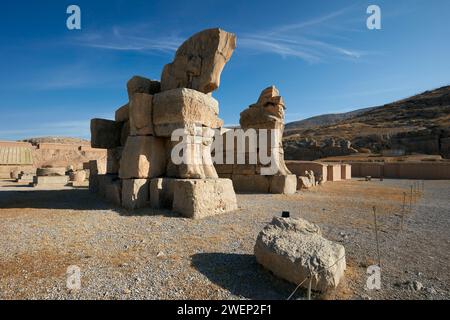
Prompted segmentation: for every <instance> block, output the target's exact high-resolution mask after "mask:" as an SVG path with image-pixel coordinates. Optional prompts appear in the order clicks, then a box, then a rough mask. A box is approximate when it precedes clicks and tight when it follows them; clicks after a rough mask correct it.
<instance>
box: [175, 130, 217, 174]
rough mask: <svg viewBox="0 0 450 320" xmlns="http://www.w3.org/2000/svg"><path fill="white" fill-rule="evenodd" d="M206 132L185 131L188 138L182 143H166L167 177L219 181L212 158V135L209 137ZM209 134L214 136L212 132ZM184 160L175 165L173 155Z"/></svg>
mask: <svg viewBox="0 0 450 320" xmlns="http://www.w3.org/2000/svg"><path fill="white" fill-rule="evenodd" d="M205 130H209V128H206V127H204V128H200V131H201V132H200V133H199V134H198V135H197V134H196V133H194V134H191V133H190V132H189V131H188V130H185V132H186V136H185V137H184V138H183V140H180V141H171V140H170V139H168V140H167V142H166V149H167V151H168V153H167V158H168V162H167V170H166V175H167V176H168V177H172V178H180V179H217V178H218V175H217V172H216V169H215V167H214V164H213V162H212V158H211V145H212V135H209V136H208V133H207V132H205ZM209 133H210V134H212V133H213V132H211V130H209ZM172 152H173V154H175V155H176V156H179V157H180V159H183V161H182V163H180V164H178V163H173V161H172V160H173V159H172V157H171V154H172Z"/></svg>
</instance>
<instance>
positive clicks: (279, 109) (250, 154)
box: [214, 86, 297, 194]
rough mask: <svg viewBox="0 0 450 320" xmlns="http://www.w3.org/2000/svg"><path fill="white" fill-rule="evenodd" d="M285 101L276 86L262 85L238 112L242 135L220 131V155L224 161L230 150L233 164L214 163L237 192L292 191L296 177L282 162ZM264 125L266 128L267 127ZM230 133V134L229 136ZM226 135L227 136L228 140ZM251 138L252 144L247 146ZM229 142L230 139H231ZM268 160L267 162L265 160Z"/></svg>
mask: <svg viewBox="0 0 450 320" xmlns="http://www.w3.org/2000/svg"><path fill="white" fill-rule="evenodd" d="M284 109H285V107H284V102H283V98H282V97H281V96H280V94H279V92H278V90H277V89H276V88H275V86H271V87H268V88H266V89H264V90H263V91H262V92H261V94H260V96H259V99H258V101H257V103H255V104H253V105H251V106H250V107H249V108H247V109H246V110H244V111H243V112H241V118H240V124H241V128H242V129H243V130H244V131H243V132H242V134H241V135H239V133H238V132H235V134H234V137H233V135H228V134H229V132H227V131H224V132H223V133H222V132H221V136H219V138H221V139H222V141H223V147H222V148H223V150H224V151H225V155H224V156H223V157H221V156H220V152H218V154H219V155H216V154H215V155H214V156H215V158H216V159H219V161H221V162H223V163H226V162H227V161H226V158H227V157H228V156H229V155H228V153H231V154H232V155H233V158H234V164H221V163H219V164H216V165H215V166H216V169H217V171H218V173H219V176H220V177H222V178H225V177H230V176H231V179H232V180H233V185H234V188H235V190H236V191H237V192H246V193H247V192H256V193H268V192H271V193H281V194H283V193H284V194H293V193H295V192H296V188H297V178H296V177H295V175H292V174H291V172H290V171H289V169H288V168H287V167H286V164H285V162H284V151H283V145H282V140H281V139H282V134H283V129H284ZM266 129H267V130H266ZM232 137H233V138H232ZM227 139H229V140H228V141H227ZM250 141H252V142H253V144H254V145H253V146H250V144H249V143H250ZM230 142H232V143H230ZM267 162H269V163H267Z"/></svg>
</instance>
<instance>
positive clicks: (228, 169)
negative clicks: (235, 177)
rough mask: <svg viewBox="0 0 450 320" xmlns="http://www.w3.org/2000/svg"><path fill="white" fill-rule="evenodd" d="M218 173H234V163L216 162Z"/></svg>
mask: <svg viewBox="0 0 450 320" xmlns="http://www.w3.org/2000/svg"><path fill="white" fill-rule="evenodd" d="M214 167H215V168H216V171H217V174H219V175H220V174H231V173H233V165H232V164H215V165H214Z"/></svg>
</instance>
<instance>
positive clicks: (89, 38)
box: [75, 25, 183, 53]
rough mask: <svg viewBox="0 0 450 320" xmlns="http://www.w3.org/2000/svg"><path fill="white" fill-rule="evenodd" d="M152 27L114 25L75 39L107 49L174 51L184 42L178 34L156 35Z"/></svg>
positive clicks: (81, 42)
mask: <svg viewBox="0 0 450 320" xmlns="http://www.w3.org/2000/svg"><path fill="white" fill-rule="evenodd" d="M150 29H151V28H150V26H147V25H136V26H130V27H121V26H113V27H111V28H108V29H105V30H97V31H96V32H91V33H87V34H83V35H82V36H80V37H78V38H76V39H75V44H77V45H80V46H85V47H90V48H98V49H106V50H117V51H139V52H143V53H158V52H159V53H172V52H174V51H175V50H176V49H177V48H178V47H179V46H180V44H181V43H182V42H183V38H181V37H179V36H177V35H165V36H154V35H152V34H151V32H150Z"/></svg>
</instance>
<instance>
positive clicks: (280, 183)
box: [270, 174, 297, 194]
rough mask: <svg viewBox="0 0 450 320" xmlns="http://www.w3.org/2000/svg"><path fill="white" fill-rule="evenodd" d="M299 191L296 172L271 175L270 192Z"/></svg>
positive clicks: (289, 192) (292, 192)
mask: <svg viewBox="0 0 450 320" xmlns="http://www.w3.org/2000/svg"><path fill="white" fill-rule="evenodd" d="M296 191H297V177H296V175H295V174H289V175H287V176H272V177H270V193H275V194H294V193H295V192H296Z"/></svg>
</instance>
